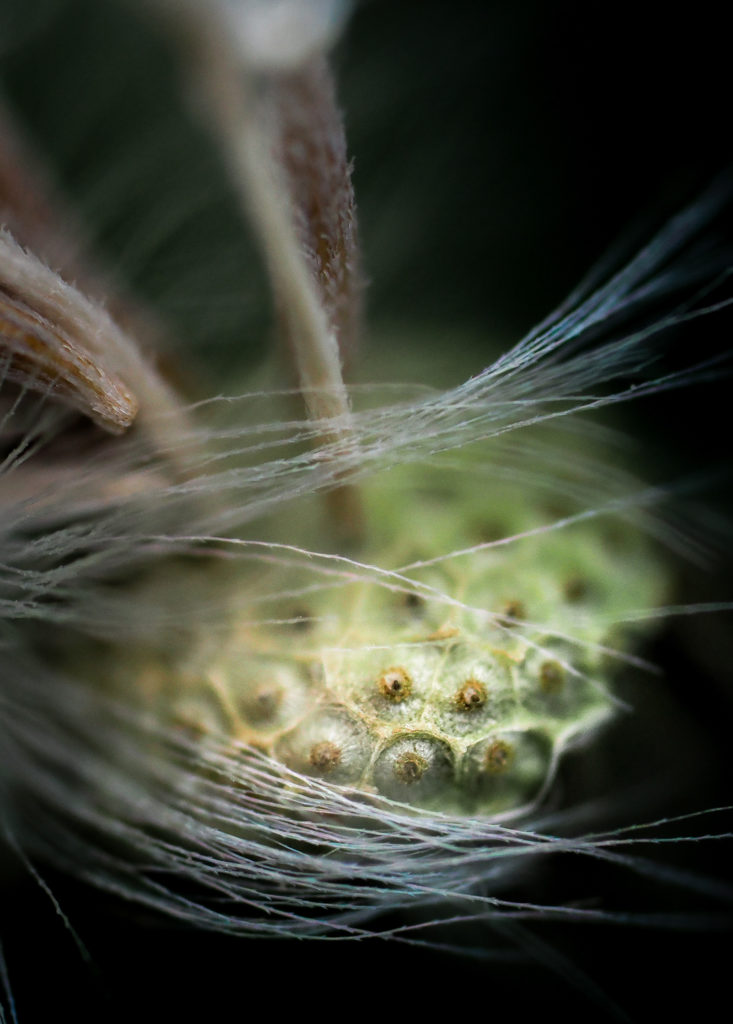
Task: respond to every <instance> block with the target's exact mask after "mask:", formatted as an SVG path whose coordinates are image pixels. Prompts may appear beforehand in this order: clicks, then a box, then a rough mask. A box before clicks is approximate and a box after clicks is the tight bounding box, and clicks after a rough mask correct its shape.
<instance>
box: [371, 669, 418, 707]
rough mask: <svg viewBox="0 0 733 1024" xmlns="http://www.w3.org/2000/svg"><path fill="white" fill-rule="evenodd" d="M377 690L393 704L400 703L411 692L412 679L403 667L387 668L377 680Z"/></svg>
mask: <svg viewBox="0 0 733 1024" xmlns="http://www.w3.org/2000/svg"><path fill="white" fill-rule="evenodd" d="M377 686H378V687H379V692H380V693H381V695H382V696H383V697H386V699H387V700H390V701H392V702H393V703H394V704H400V703H401V702H402V701H403V700H407V698H408V697H409V696H410V694H411V693H412V679H411V678H410V676H409V674H408V673H407V672H406V671H405V669H404V668H399V667H397V668H388V669H387V671H386V672H383V673H382V674H381V676H380V677H379V679H378V680H377Z"/></svg>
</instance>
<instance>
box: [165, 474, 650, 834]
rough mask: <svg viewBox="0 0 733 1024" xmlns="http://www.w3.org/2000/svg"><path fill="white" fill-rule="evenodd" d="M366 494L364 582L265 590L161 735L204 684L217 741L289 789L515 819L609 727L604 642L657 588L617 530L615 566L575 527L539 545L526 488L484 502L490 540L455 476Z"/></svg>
mask: <svg viewBox="0 0 733 1024" xmlns="http://www.w3.org/2000/svg"><path fill="white" fill-rule="evenodd" d="M448 481H449V482H450V487H447V482H448ZM530 493H531V492H530ZM364 495H365V500H366V503H367V506H368V508H369V510H370V519H369V523H370V532H369V535H368V537H367V540H366V542H365V543H364V545H363V549H362V550H360V551H359V552H358V561H359V564H361V565H363V566H365V567H369V566H373V567H374V569H373V570H371V571H369V570H368V569H366V568H365V570H364V571H363V572H359V573H354V572H344V573H342V574H339V573H337V574H336V575H335V576H325V577H316V581H315V582H314V579H313V574H312V573H313V571H312V570H308V569H303V570H301V569H298V570H295V571H294V572H293V570H292V569H287V570H286V569H283V570H282V574H281V575H280V574H279V571H278V572H276V573H275V575H274V576H271V575H269V576H268V577H267V581H266V583H267V587H268V588H269V589H268V593H267V594H266V595H263V597H262V602H263V603H264V606H265V607H266V609H267V615H266V616H265V615H263V616H262V624H261V625H258V624H257V618H256V615H254V614H253V615H251V616H249V615H248V616H247V624H246V626H245V625H242V626H241V628H240V626H239V625H238V623H237V621H236V620H235V622H234V625H233V628H232V632H231V636H230V639H229V642H228V643H227V644H224V645H223V646H222V647H221V648H220V649H219V650H218V651H217V652H216V653H215V654H214V656H213V658H212V659H211V661H210V663H209V665H208V669H207V671H206V672H204V674H203V678H204V682H202V677H201V674H198V675H196V674H195V673H191V672H189V673H185V672H184V673H183V674H182V677H190V678H191V679H195V680H196V681H195V682H193V683H192V684H191V686H190V687H186V686H184V687H179V690H178V695H177V696H176V697H174V698H173V714H174V720H175V716H176V715H177V716H178V717H179V718H180V717H181V710H180V709H181V708H182V707H183V704H184V702H185V701H189V702H190V700H191V697H192V691H191V688H193V690H194V691H196V690H198V691H201V689H202V687H203V689H206V688H207V687H209V688H210V689H211V690H212V691H213V690H214V689H216V692H217V694H218V695H219V699H220V700H221V701H222V702H223V704H224V705H225V706H226V707H227V708H228V709H229V719H228V723H229V724H228V726H227V729H228V734H229V736H230V737H231V739H233V740H236V741H241V742H246V743H250V744H252V745H254V746H256V747H258V748H259V749H261V750H264V751H266V752H267V753H269V754H271V755H272V756H274V757H275V758H277V759H279V760H280V761H282V762H283V763H284V764H286V765H287V766H288V767H289V768H292V769H294V770H296V771H298V772H301V773H303V774H305V775H311V776H314V777H318V778H320V779H323V780H325V781H328V782H329V783H333V784H335V785H347V786H349V787H353V788H356V789H361V790H364V791H365V792H366V793H374V792H377V793H380V794H382V795H384V796H387V797H390V798H392V799H395V800H399V801H402V802H404V803H409V804H414V805H415V806H421V807H429V808H433V809H437V810H441V811H443V812H447V813H459V814H464V813H470V814H480V815H486V816H500V817H501V816H506V815H509V814H514V813H517V812H518V811H520V810H526V809H527V808H528V807H529V806H531V804H532V803H533V802H534V801H536V799H537V798H538V796H540V795H541V794H542V793H543V792H544V791H545V789H546V787H547V785H548V784H549V782H550V781H551V775H552V773H553V771H554V768H555V765H556V764H557V762H558V758H559V757H560V756H561V754H562V752H563V751H564V749H565V748H566V747H568V746H569V745H570V744H573V745H576V744H577V743H578V742H579V741H582V740H583V739H584V738H585V737H588V736H590V735H591V734H592V733H593V732H594V731H595V729H596V728H597V727H598V726H599V725H600V724H601V723H602V722H604V721H605V720H607V719H608V718H609V717H610V716H611V714H612V712H613V709H614V701H613V696H612V694H611V692H610V689H609V682H610V680H609V665H608V663H607V659H606V658H604V651H605V650H606V648H608V647H609V646H610V645H611V644H612V643H613V645H614V646H618V642H619V634H618V633H617V632H616V633H613V634H612V633H611V626H612V624H613V622H614V619H617V618H621V617H622V616H623V612H624V610H625V609H626V608H627V607H628V601H629V595H630V594H633V595H634V602H635V603H637V602H638V603H639V604H644V603H647V604H651V603H652V602H654V601H655V600H656V599H657V598H658V596H659V589H660V581H661V579H662V574H661V573H660V571H659V569H658V567H657V566H656V565H655V564H654V562H653V559H652V557H651V555H650V553H649V551H648V550H647V548H646V546H645V544H644V543H643V541H642V539H641V537H640V535H639V534H638V533H637V532H636V531H634V530H633V528H629V530H628V531H627V533H626V536H625V540H624V543H625V546H626V547H625V550H624V551H622V552H620V551H619V549H618V547H617V546H615V547H612V546H609V545H607V544H606V542H605V535H604V527H602V526H600V525H599V524H598V523H597V522H595V521H594V520H592V519H591V520H589V521H587V522H586V521H582V522H579V523H577V524H575V525H574V526H572V527H571V528H566V529H563V530H547V529H543V527H546V526H547V524H548V513H547V509H546V508H545V507H544V506H543V503H542V502H541V501H540V500H539V498H537V499H536V501H535V502H534V503H533V502H530V501H527V490H526V488H525V489H524V490H523V491H522V492H521V494H520V493H519V491H518V490H516V489H514V488H512V487H511V486H509V485H504V486H503V487H498V486H494V487H493V490H492V494H491V501H492V503H493V504H494V505H495V506H496V514H497V522H498V521H499V519H500V520H501V522H502V524H503V526H502V528H503V530H504V531H505V537H504V538H498V539H499V541H500V543H499V544H498V545H497V544H496V543H495V541H490V542H487V541H486V540H485V539H484V536H485V515H482V513H483V506H484V504H485V503H486V501H487V500H488V499H487V498H486V496H484V494H483V493H481V492H479V493H477V491H476V487H475V480H474V479H473V476H472V474H471V473H470V472H467V473H463V474H458V475H457V476H454V477H449V478H446V477H445V475H444V474H441V475H439V474H438V473H437V472H432V471H430V470H425V469H424V468H421V469H417V468H412V467H409V466H407V467H402V468H401V469H399V470H394V471H392V472H391V473H389V474H386V475H382V476H381V477H375V478H374V479H373V480H371V481H369V482H367V483H366V484H365V485H364ZM314 521H315V520H314ZM278 526H279V529H280V530H281V535H284V534H283V533H282V531H284V530H286V529H287V528H288V527H287V526H285V525H284V524H278ZM289 528H290V529H292V524H289ZM318 529H319V528H318V527H317V526H316V527H315V530H316V535H315V536H314V537H312V538H309V539H308V543H309V545H310V547H311V548H313V549H315V550H319V548H320V549H323V546H325V545H326V544H327V538H326V537H324V536H320V535H319V534H318V532H317V531H318ZM513 535H522V536H521V538H518V539H515V540H512V541H511V542H506V537H507V536H508V537H512V536H513ZM464 552H465V553H464ZM446 555H448V557H445V556H446ZM395 567H398V568H399V572H397V573H395V572H394V569H395ZM278 593H282V594H284V595H287V594H296V595H297V597H296V598H295V602H293V600H292V599H291V598H290V597H287V596H285V597H283V598H282V600H281V599H279V598H278V597H277V596H274V597H273V596H271V595H272V594H274V595H277V594H278ZM256 606H257V598H256V597H255V598H254V599H253V607H256ZM171 692H173V690H172V691H171ZM198 695H199V699H200V697H201V694H200V692H199V694H198ZM176 708H178V709H179V710H176Z"/></svg>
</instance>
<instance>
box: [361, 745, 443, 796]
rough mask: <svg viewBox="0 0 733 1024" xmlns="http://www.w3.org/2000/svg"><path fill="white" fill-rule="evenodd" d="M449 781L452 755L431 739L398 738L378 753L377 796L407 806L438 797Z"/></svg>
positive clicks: (375, 776)
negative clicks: (386, 797)
mask: <svg viewBox="0 0 733 1024" xmlns="http://www.w3.org/2000/svg"><path fill="white" fill-rule="evenodd" d="M452 781H453V753H452V751H451V749H450V747H449V746H448V745H447V744H446V743H443V742H442V740H438V739H436V738H434V737H433V736H428V735H425V734H419V733H416V734H408V735H403V736H399V737H398V738H397V739H396V740H393V741H392V742H391V743H389V744H388V745H387V746H386V747H385V748H384V749H383V750H382V751H381V753H380V754H379V756H378V758H377V761H376V764H375V765H374V783H375V785H376V786H377V788H378V789H379V791H380V793H383V794H384V795H385V796H388V797H391V798H392V799H394V800H402V801H405V802H407V803H412V802H416V803H424V802H425V801H426V800H430V799H431V798H432V797H439V796H440V795H441V793H442V792H443V791H444V790H445V789H446V788H447V787H448V786H449V785H450V784H451V783H452Z"/></svg>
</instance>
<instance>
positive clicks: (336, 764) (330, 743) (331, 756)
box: [275, 707, 373, 783]
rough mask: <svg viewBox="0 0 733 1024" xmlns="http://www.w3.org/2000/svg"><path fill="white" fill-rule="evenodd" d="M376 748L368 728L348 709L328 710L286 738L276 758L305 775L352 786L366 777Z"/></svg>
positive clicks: (279, 744) (312, 716) (311, 717)
mask: <svg viewBox="0 0 733 1024" xmlns="http://www.w3.org/2000/svg"><path fill="white" fill-rule="evenodd" d="M372 746H373V742H372V740H371V737H370V735H369V732H368V730H367V729H366V727H365V726H364V725H363V724H362V723H361V722H359V721H358V720H357V719H356V718H355V717H354V716H353V715H352V714H350V713H349V712H348V711H347V710H346V709H345V708H338V707H333V708H325V707H324V708H319V709H318V710H316V711H314V712H312V713H311V714H310V715H308V717H307V718H305V719H304V720H303V721H302V722H300V724H299V725H297V726H296V727H295V728H294V729H292V730H291V731H290V732H288V733H286V734H285V735H284V736H282V737H281V738H280V739H279V740H278V742H277V744H276V746H275V754H276V756H277V757H278V758H280V759H281V760H282V761H284V762H285V764H287V765H288V767H290V768H293V769H295V771H299V772H302V773H303V774H304V775H320V776H324V777H326V776H327V777H328V779H329V781H330V782H339V783H351V782H358V781H359V779H360V778H361V777H362V776H363V774H364V772H365V770H366V768H367V765H368V764H369V759H370V756H371V751H372Z"/></svg>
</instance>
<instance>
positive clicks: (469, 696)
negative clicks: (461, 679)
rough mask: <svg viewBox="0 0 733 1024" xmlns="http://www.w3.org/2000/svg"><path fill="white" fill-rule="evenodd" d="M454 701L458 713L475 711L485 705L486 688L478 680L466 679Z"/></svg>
mask: <svg viewBox="0 0 733 1024" xmlns="http://www.w3.org/2000/svg"><path fill="white" fill-rule="evenodd" d="M454 701H455V705H456V707H457V708H458V710H459V711H476V710H477V709H478V708H480V707H482V706H483V705H484V704H485V703H486V687H485V686H484V684H483V683H481V682H479V680H478V679H467V680H466V682H465V683H464V684H463V686H462V687H461V688H460V690H458V692H457V693H456V695H455V697H454Z"/></svg>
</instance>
